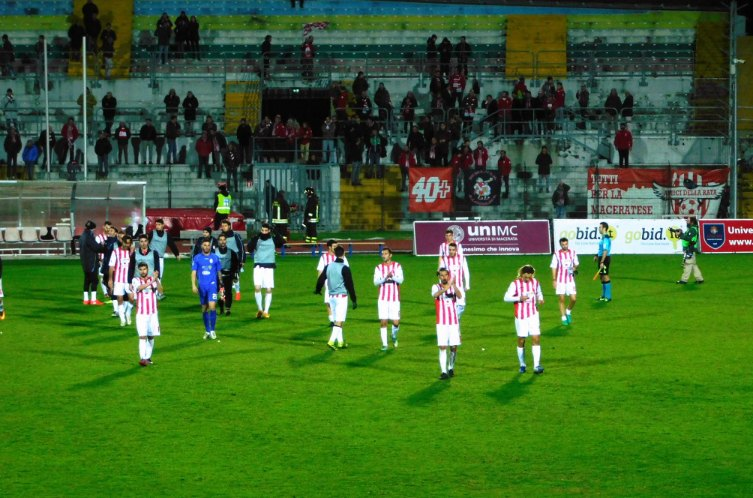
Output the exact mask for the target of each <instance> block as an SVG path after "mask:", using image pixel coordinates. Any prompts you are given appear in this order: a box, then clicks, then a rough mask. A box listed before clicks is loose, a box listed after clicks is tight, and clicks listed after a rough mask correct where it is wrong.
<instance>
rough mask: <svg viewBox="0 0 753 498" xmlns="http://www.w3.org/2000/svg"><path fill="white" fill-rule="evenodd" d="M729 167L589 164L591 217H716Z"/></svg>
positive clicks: (589, 205) (589, 206) (589, 207)
mask: <svg viewBox="0 0 753 498" xmlns="http://www.w3.org/2000/svg"><path fill="white" fill-rule="evenodd" d="M728 181H729V168H727V167H713V168H683V167H674V166H672V167H669V168H640V169H631V168H611V169H604V168H589V170H588V191H589V195H588V213H589V217H591V218H597V217H609V218H638V217H660V216H697V217H698V218H716V215H717V212H718V211H719V203H720V200H721V197H722V193H723V191H724V188H725V187H726V186H727V184H728Z"/></svg>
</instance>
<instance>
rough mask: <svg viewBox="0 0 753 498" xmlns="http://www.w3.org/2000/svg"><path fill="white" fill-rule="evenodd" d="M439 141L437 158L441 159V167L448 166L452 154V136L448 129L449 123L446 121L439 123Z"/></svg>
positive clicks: (437, 136)
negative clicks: (449, 156)
mask: <svg viewBox="0 0 753 498" xmlns="http://www.w3.org/2000/svg"><path fill="white" fill-rule="evenodd" d="M435 138H436V139H437V156H438V157H439V164H440V165H441V166H447V156H448V155H449V154H450V141H451V140H452V135H451V134H450V130H448V129H447V123H445V122H444V121H443V122H441V123H439V129H438V130H437V133H436V135H435Z"/></svg>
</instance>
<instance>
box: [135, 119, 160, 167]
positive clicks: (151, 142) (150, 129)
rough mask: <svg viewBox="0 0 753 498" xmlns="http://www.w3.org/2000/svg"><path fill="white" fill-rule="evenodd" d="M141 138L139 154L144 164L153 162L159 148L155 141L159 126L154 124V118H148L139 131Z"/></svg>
mask: <svg viewBox="0 0 753 498" xmlns="http://www.w3.org/2000/svg"><path fill="white" fill-rule="evenodd" d="M139 139H140V140H141V148H140V150H139V156H140V159H141V160H142V162H143V164H152V160H153V159H156V157H153V156H156V152H157V149H156V148H155V147H156V146H155V141H156V140H157V128H155V127H154V125H153V124H152V120H151V119H149V118H147V119H146V123H144V125H143V126H142V127H141V130H140V131H139Z"/></svg>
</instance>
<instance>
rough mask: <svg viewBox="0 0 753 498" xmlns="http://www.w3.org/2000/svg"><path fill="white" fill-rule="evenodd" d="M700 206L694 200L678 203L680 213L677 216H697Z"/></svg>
mask: <svg viewBox="0 0 753 498" xmlns="http://www.w3.org/2000/svg"><path fill="white" fill-rule="evenodd" d="M699 208H700V206H699V204H698V201H697V200H695V199H685V200H683V201H682V202H681V203H680V211H679V212H678V213H677V214H680V215H683V216H694V215H697V214H698V210H699Z"/></svg>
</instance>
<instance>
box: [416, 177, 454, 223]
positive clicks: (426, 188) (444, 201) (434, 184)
mask: <svg viewBox="0 0 753 498" xmlns="http://www.w3.org/2000/svg"><path fill="white" fill-rule="evenodd" d="M408 175H409V176H408V177H409V180H410V196H409V202H408V208H409V210H410V211H411V212H413V213H429V212H437V211H439V212H445V213H447V212H450V211H452V192H453V185H452V168H410V169H409V170H408Z"/></svg>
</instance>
